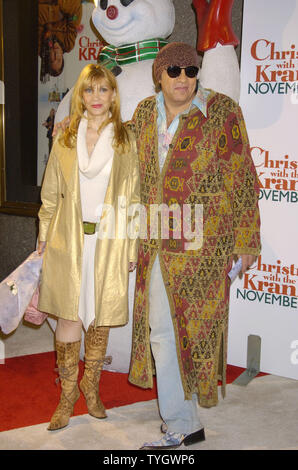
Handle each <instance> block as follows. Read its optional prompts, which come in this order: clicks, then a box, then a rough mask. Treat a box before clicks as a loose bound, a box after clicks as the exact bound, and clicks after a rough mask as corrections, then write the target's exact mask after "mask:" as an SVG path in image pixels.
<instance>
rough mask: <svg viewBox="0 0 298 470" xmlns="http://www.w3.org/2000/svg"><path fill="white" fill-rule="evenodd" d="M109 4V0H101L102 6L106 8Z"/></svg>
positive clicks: (103, 8)
mask: <svg viewBox="0 0 298 470" xmlns="http://www.w3.org/2000/svg"><path fill="white" fill-rule="evenodd" d="M107 6H108V0H100V8H101V9H102V10H106V9H107Z"/></svg>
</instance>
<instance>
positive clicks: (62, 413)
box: [48, 340, 81, 431]
mask: <svg viewBox="0 0 298 470" xmlns="http://www.w3.org/2000/svg"><path fill="white" fill-rule="evenodd" d="M80 347H81V340H79V341H76V342H74V343H62V342H60V341H56V351H57V364H58V371H59V379H60V381H61V387H62V393H61V397H60V402H59V404H58V406H57V408H56V411H55V413H54V414H53V416H52V419H51V422H50V425H49V427H48V430H49V431H55V430H56V429H61V428H64V427H65V426H67V425H68V422H69V418H70V416H71V415H72V413H73V407H74V404H75V403H76V401H77V400H78V399H79V397H80V390H79V387H78V384H77V379H78V373H79V365H78V364H79V360H80ZM59 379H58V380H59Z"/></svg>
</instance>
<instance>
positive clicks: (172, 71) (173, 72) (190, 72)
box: [167, 65, 199, 78]
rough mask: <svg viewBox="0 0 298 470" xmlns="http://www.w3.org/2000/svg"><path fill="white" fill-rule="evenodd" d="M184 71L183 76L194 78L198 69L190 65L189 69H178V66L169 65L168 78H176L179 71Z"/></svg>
mask: <svg viewBox="0 0 298 470" xmlns="http://www.w3.org/2000/svg"><path fill="white" fill-rule="evenodd" d="M182 69H183V70H185V75H186V76H187V77H188V78H194V77H196V76H197V75H198V71H199V68H198V67H196V66H195V65H190V66H189V67H179V66H178V65H171V66H170V67H168V68H167V73H168V76H169V77H171V78H177V77H179V75H180V74H181V70H182Z"/></svg>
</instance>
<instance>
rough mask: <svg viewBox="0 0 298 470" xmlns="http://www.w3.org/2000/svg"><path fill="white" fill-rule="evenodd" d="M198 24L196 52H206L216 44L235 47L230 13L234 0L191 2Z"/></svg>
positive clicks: (235, 38) (236, 39)
mask: <svg viewBox="0 0 298 470" xmlns="http://www.w3.org/2000/svg"><path fill="white" fill-rule="evenodd" d="M192 3H193V6H194V9H195V12H196V16H197V23H198V43H197V50H198V51H202V52H204V51H208V50H209V49H212V48H214V47H216V45H217V44H218V43H220V44H222V45H223V46H226V45H233V46H237V45H238V44H239V40H238V38H237V36H236V34H235V33H234V31H233V27H232V22H231V12H232V7H233V3H234V0H210V2H208V1H207V0H193V2H192Z"/></svg>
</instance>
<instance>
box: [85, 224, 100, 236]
mask: <svg viewBox="0 0 298 470" xmlns="http://www.w3.org/2000/svg"><path fill="white" fill-rule="evenodd" d="M96 226H97V224H96V223H95V222H83V227H84V234H85V235H94V234H95V232H96Z"/></svg>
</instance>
